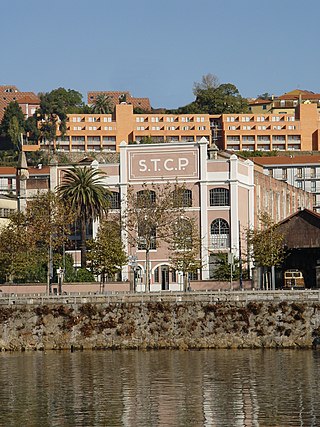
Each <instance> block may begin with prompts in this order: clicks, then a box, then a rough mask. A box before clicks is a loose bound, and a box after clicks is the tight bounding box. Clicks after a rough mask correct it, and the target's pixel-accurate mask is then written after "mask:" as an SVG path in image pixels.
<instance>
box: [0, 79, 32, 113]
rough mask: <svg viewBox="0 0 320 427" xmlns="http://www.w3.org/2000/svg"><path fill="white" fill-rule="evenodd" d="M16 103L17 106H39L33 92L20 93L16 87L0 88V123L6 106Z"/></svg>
mask: <svg viewBox="0 0 320 427" xmlns="http://www.w3.org/2000/svg"><path fill="white" fill-rule="evenodd" d="M12 101H17V102H18V103H19V104H34V105H39V104H40V99H39V98H38V96H37V95H36V94H35V93H33V92H20V90H19V89H18V88H17V87H16V86H13V85H11V86H8V85H7V86H0V121H1V120H2V117H3V114H4V111H5V109H6V107H7V105H8V104H9V103H10V102H12Z"/></svg>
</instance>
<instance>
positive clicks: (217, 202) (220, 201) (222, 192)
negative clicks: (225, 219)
mask: <svg viewBox="0 0 320 427" xmlns="http://www.w3.org/2000/svg"><path fill="white" fill-rule="evenodd" d="M210 206H230V194H229V190H228V189H227V188H213V189H212V190H210Z"/></svg>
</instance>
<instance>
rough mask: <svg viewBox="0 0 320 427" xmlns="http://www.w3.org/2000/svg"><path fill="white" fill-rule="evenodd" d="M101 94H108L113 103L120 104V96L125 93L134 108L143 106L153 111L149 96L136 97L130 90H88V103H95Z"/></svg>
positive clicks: (144, 108)
mask: <svg viewBox="0 0 320 427" xmlns="http://www.w3.org/2000/svg"><path fill="white" fill-rule="evenodd" d="M100 94H104V95H106V96H107V97H108V98H109V99H110V100H111V102H112V103H113V105H116V104H119V103H120V101H119V98H120V97H121V95H125V96H126V103H127V104H132V105H133V107H134V108H142V109H143V110H146V111H151V105H150V100H149V98H134V97H133V96H131V94H130V92H129V91H103V90H101V91H91V92H88V104H92V103H94V101H95V99H96V97H97V96H98V95H100Z"/></svg>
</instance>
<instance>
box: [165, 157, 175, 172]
mask: <svg viewBox="0 0 320 427" xmlns="http://www.w3.org/2000/svg"><path fill="white" fill-rule="evenodd" d="M169 162H170V163H172V162H173V159H167V160H165V161H164V162H163V167H164V168H165V170H166V171H173V167H169V166H168V163H169Z"/></svg>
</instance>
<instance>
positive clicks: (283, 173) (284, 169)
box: [282, 168, 287, 179]
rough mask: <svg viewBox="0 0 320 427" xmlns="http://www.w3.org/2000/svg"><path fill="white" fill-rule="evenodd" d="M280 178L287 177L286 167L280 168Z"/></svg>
mask: <svg viewBox="0 0 320 427" xmlns="http://www.w3.org/2000/svg"><path fill="white" fill-rule="evenodd" d="M282 179H287V169H286V168H282Z"/></svg>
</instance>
